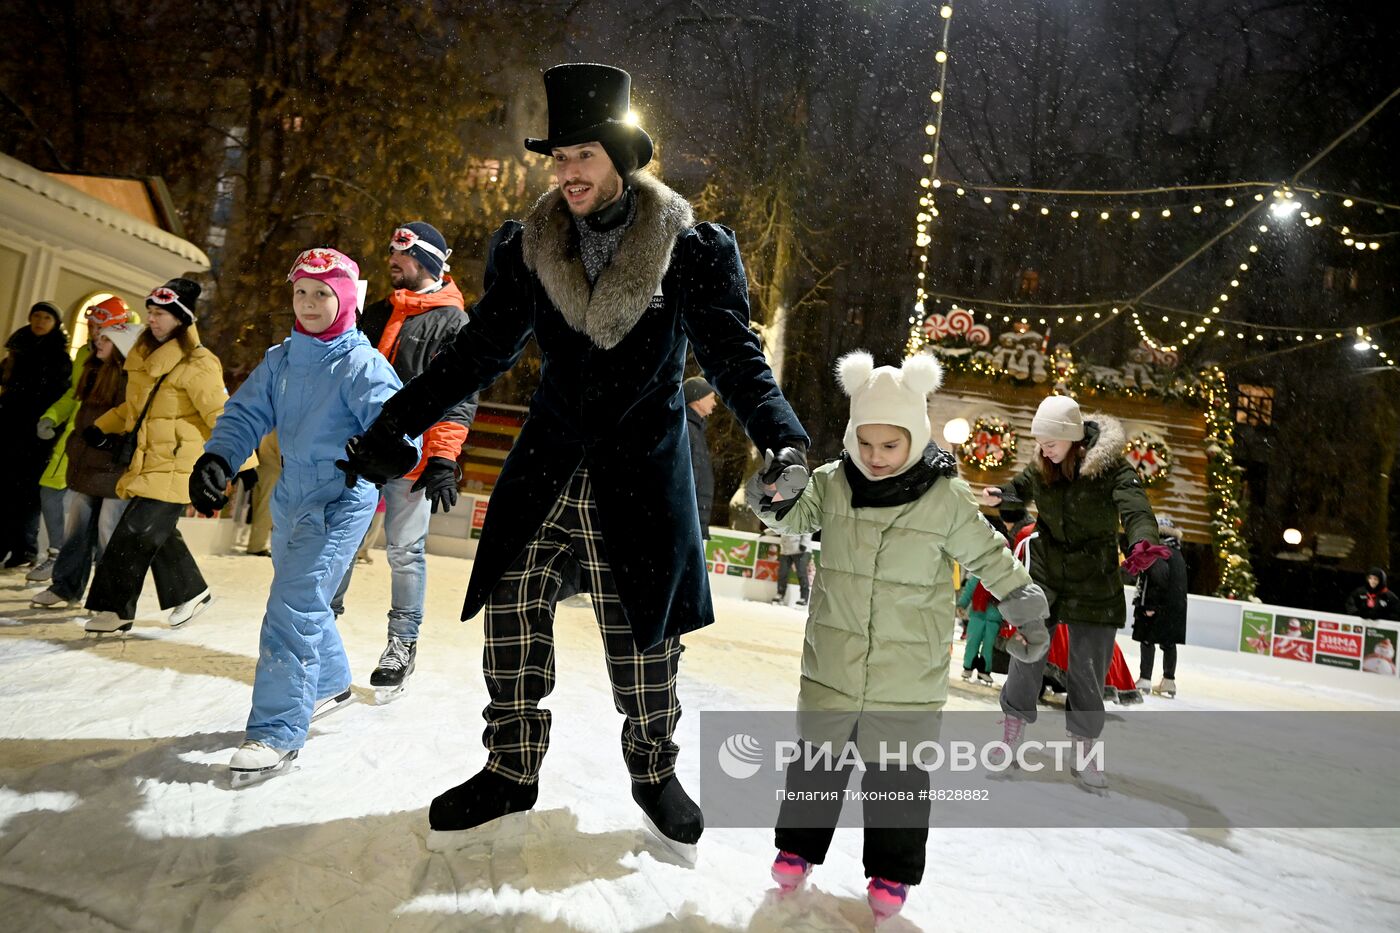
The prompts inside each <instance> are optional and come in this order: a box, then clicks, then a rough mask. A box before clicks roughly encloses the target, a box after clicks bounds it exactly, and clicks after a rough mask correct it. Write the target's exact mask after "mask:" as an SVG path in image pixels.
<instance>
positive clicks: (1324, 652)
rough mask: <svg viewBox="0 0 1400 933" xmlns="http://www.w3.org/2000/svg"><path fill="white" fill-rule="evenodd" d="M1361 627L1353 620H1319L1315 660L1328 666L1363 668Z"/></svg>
mask: <svg viewBox="0 0 1400 933" xmlns="http://www.w3.org/2000/svg"><path fill="white" fill-rule="evenodd" d="M1361 629H1362V626H1360V625H1356V624H1353V623H1351V622H1336V621H1333V620H1331V619H1318V620H1317V654H1316V655H1315V656H1314V658H1313V660H1314V661H1315V662H1317V663H1318V664H1322V665H1324V666H1327V667H1345V668H1347V669H1349V670H1353V671H1357V670H1360V669H1361Z"/></svg>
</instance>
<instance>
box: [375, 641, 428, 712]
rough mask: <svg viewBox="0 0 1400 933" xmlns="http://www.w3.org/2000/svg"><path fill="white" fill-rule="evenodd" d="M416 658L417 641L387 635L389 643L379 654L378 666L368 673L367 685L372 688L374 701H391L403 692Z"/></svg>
mask: <svg viewBox="0 0 1400 933" xmlns="http://www.w3.org/2000/svg"><path fill="white" fill-rule="evenodd" d="M417 658H418V642H416V641H404V640H403V639H402V638H400V637H399V636H397V635H390V636H389V644H388V645H387V646H386V647H385V648H384V653H383V654H381V655H380V656H379V666H378V667H376V668H375V669H374V673H373V674H370V675H369V685H370V686H371V687H373V688H374V701H375V702H376V703H389V702H392V701H393V700H395V699H397V698H398V696H399V694H401V693H403V690H404V687H406V686H407V685H408V675H410V674H412V673H413V665H414V662H415V661H416V660H417Z"/></svg>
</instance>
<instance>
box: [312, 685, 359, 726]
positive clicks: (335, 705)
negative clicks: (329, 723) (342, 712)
mask: <svg viewBox="0 0 1400 933" xmlns="http://www.w3.org/2000/svg"><path fill="white" fill-rule="evenodd" d="M350 700H351V696H350V688H349V687H346V688H345V692H344V693H338V694H336V695H335V696H333V697H326V698H325V699H323V700H317V701H316V708H315V709H313V710H312V711H311V721H312V722H315V721H316V720H318V719H321V718H323V717H325V716H328V715H330V714H331V713H334V712H335V711H336V710H338V709H340V708H341V707H342V706H347V705H349V703H350Z"/></svg>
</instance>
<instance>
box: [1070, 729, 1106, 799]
mask: <svg viewBox="0 0 1400 933" xmlns="http://www.w3.org/2000/svg"><path fill="white" fill-rule="evenodd" d="M1071 738H1072V739H1074V756H1075V758H1074V760H1075V761H1076V762H1077V761H1081V760H1082V761H1083V762H1084V768H1083V769H1082V770H1080V769H1077V768H1075V767H1074V765H1073V764H1071V765H1070V769H1069V770H1070V773H1071V774H1073V775H1074V777H1075V780H1077V781H1078V782H1079V786H1080V788H1081V789H1083V790H1086V791H1088V792H1089V793H1091V794H1096V795H1098V796H1099V797H1107V796H1108V776H1107V775H1106V774H1104V773H1103V768H1101V767H1099V759H1098V758H1096V757H1093V756H1092V755H1091V754H1090V749H1091V748H1092V746H1094V745H1095V744H1097V743H1098V740H1097V739H1087V738H1085V737H1084V736H1082V735H1075V736H1071Z"/></svg>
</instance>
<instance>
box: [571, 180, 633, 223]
mask: <svg viewBox="0 0 1400 933" xmlns="http://www.w3.org/2000/svg"><path fill="white" fill-rule="evenodd" d="M609 182H613V187H612V189H611V190H609V189H607V188H606V187H604V186H605V185H606V184H608V183H609ZM609 182H603V183H601V184H597V185H594V186H593V194H594V198H593V200H592V202H591V203H589V204H587V205H585V206H584V207H583V209H582V210H580V211H578V212H577V213H578V216H580V217H587V216H588V215H590V214H596V213H597V212H598V211H600V210H602V209H603V208H604V207H606V206H607V205H609V204H612V203H613V202H614V201H616V200H617V199H618V197H619V196H620V195H621V194H622V179H620V178H618V179H616V180H615V181H614V180H613V179H609ZM571 184H577V182H571ZM571 209H572V208H571Z"/></svg>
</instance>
